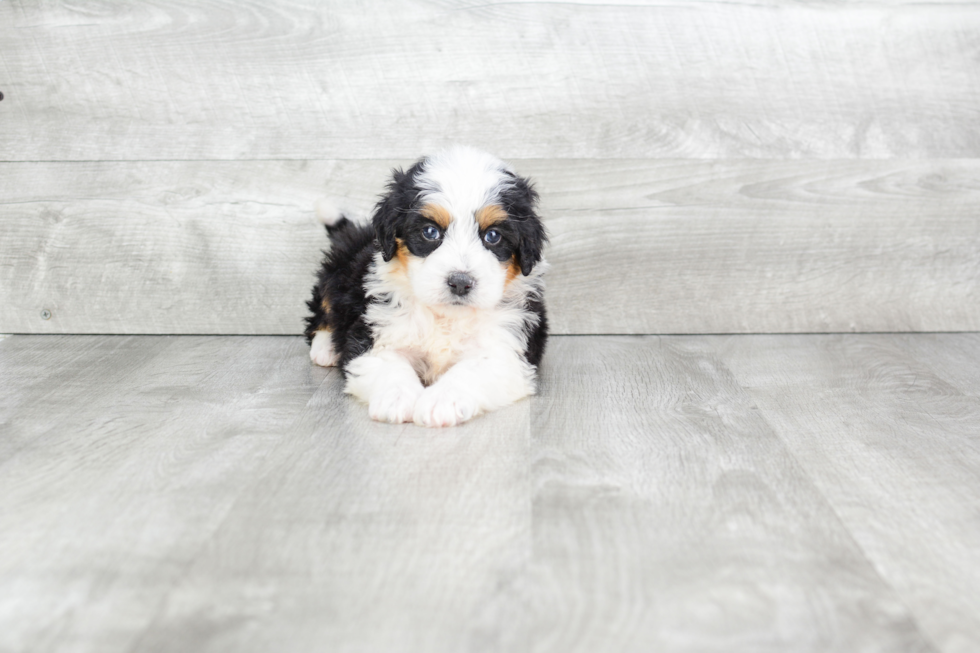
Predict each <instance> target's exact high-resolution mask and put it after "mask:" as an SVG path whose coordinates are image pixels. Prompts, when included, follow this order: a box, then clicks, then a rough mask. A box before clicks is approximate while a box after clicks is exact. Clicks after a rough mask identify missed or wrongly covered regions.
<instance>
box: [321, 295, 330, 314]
mask: <svg viewBox="0 0 980 653" xmlns="http://www.w3.org/2000/svg"><path fill="white" fill-rule="evenodd" d="M320 308H322V309H323V312H324V313H329V312H330V300H329V299H327V298H326V297H324V298H323V299H321V300H320Z"/></svg>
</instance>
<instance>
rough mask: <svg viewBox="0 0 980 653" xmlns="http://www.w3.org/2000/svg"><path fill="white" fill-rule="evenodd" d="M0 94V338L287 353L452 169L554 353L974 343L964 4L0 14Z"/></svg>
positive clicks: (978, 276)
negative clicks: (459, 170)
mask: <svg viewBox="0 0 980 653" xmlns="http://www.w3.org/2000/svg"><path fill="white" fill-rule="evenodd" d="M0 92H3V94H4V96H5V97H4V99H3V101H2V102H0V332H30V333H242V334H258V333H277V334H278V333H298V332H299V331H300V330H301V324H300V320H301V317H302V315H303V312H304V308H303V301H304V300H305V298H306V294H307V292H308V288H309V286H310V284H311V281H312V275H313V272H314V269H315V266H316V263H317V260H318V258H319V249H320V248H321V247H323V245H324V238H323V235H322V230H321V228H320V227H318V226H317V225H316V223H315V222H314V218H313V205H314V203H315V201H316V200H317V199H318V198H321V197H324V196H335V197H341V198H343V201H344V204H345V205H346V206H347V208H349V209H351V210H352V211H354V212H355V213H366V212H367V211H368V209H369V208H370V206H371V205H372V203H373V202H374V200H375V196H376V195H377V193H378V192H379V191H380V188H381V185H382V184H383V182H384V179H385V177H386V175H387V173H388V169H389V168H390V167H391V166H392V165H402V164H405V163H408V162H410V161H411V160H412V159H414V158H416V157H417V156H419V155H420V154H423V153H426V152H431V151H433V150H435V149H437V148H439V147H442V146H445V145H447V144H450V143H456V142H462V143H468V144H472V145H475V146H479V147H483V148H485V149H487V150H490V151H492V152H494V153H496V154H498V155H500V156H502V157H504V158H506V159H508V160H510V161H512V163H513V164H514V165H515V166H516V167H517V168H518V169H519V170H520V171H521V172H524V173H526V174H529V175H531V176H533V177H534V178H535V179H536V180H537V182H538V185H539V189H540V190H541V194H542V198H543V207H542V208H543V212H544V214H545V216H546V218H547V223H548V228H549V230H550V233H551V235H552V246H551V248H550V251H549V258H550V260H551V261H552V264H553V269H552V273H551V275H550V277H549V305H550V308H551V312H552V314H553V319H552V322H553V332H555V333H708V332H813V331H817V332H822V331H914V330H929V331H942V330H980V302H978V299H980V159H978V156H980V2H922V1H916V2H901V1H897V0H896V1H893V2H884V3H882V2H870V1H861V0H852V1H846V2H844V1H841V2H831V1H829V0H828V1H826V2H792V1H789V0H785V1H776V0H768V1H767V0H762V1H760V2H755V3H751V4H745V3H738V2H723V1H713V2H708V1H698V0H673V1H671V0H659V1H656V2H654V1H652V0H651V1H650V2H646V1H644V0H630V1H626V2H622V1H620V2H616V3H610V4H604V3H603V2H590V3H585V2H581V3H580V2H547V1H546V2H527V3H525V2H507V3H500V4H493V3H491V4H487V3H485V2H482V1H480V2H477V1H469V0H466V1H460V2H448V1H440V0H433V1H429V2H426V1H422V0H406V1H401V2H382V1H376V2H370V1H365V2H352V1H349V0H348V1H341V0H335V1H333V2H321V1H314V0H278V1H275V2H272V1H270V2H262V3H242V2H234V1H232V0H143V1H140V2H136V1H135V0H134V1H131V2H124V1H118V0H103V1H96V0H91V1H86V2H69V1H68V0H43V1H42V0H33V1H31V0H5V1H2V2H0ZM45 317H47V319H44V318H45Z"/></svg>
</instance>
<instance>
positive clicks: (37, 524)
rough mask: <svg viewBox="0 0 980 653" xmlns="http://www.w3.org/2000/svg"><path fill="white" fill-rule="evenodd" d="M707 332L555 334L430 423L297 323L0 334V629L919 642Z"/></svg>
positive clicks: (868, 645)
mask: <svg viewBox="0 0 980 653" xmlns="http://www.w3.org/2000/svg"><path fill="white" fill-rule="evenodd" d="M717 340H718V339H717V338H715V339H712V338H704V337H688V338H676V337H675V338H629V337H606V338H595V337H586V338H556V339H554V340H553V341H552V348H551V351H550V352H549V354H548V356H547V357H546V359H545V360H546V363H545V366H544V368H543V379H542V386H541V393H540V395H539V396H538V397H535V398H533V399H532V400H530V401H525V402H521V403H519V404H517V405H515V406H513V407H511V408H509V409H506V410H503V411H500V412H497V413H494V414H492V415H489V416H485V417H481V418H478V419H477V420H475V421H473V422H471V423H469V424H467V425H465V426H463V427H460V428H456V429H447V430H442V431H431V430H425V429H419V428H417V427H414V426H399V427H392V426H388V425H381V424H375V423H372V422H370V421H369V420H368V419H367V417H366V411H365V409H364V407H363V406H361V405H358V404H356V403H354V402H353V401H352V400H350V399H349V398H347V397H344V396H343V395H341V394H340V386H341V383H342V382H341V379H340V376H339V374H338V373H337V372H336V370H324V369H322V368H315V367H311V366H310V365H309V363H308V361H307V360H306V359H305V352H304V347H303V345H302V342H301V339H300V338H296V337H293V338H241V337H210V338H207V337H170V338H166V337H145V336H144V337H126V338H121V337H109V336H99V337H82V336H73V337H54V338H53V337H49V336H14V337H11V338H7V339H4V340H2V341H0V380H2V381H3V382H4V383H5V385H6V384H7V383H8V382H10V381H12V380H14V381H24V383H23V387H24V388H27V389H26V390H24V391H23V393H22V394H21V395H20V398H19V399H18V400H17V402H16V404H15V405H13V406H7V407H5V408H4V410H5V411H12V415H11V414H10V413H9V412H8V414H5V415H2V418H3V422H4V423H6V424H12V425H14V428H15V429H16V430H17V433H19V434H20V435H21V436H22V438H21V439H22V441H23V442H25V444H26V446H25V447H23V448H21V449H20V450H19V451H16V452H13V454H12V455H9V456H7V457H6V458H4V459H3V460H2V461H0V465H2V467H0V470H2V473H0V496H3V497H4V510H3V511H2V512H0V649H3V650H23V649H25V648H28V647H31V648H34V649H38V650H60V649H63V648H66V647H69V646H70V647H71V648H72V649H73V650H76V651H122V650H126V651H148V650H153V651H171V650H172V651H178V650H179V651H186V650H195V651H205V652H206V651H259V650H269V648H283V649H288V650H331V651H367V650H370V651H377V650H427V651H477V650H479V651H486V650H500V651H563V652H565V651H568V652H574V651H580V650H581V651H585V650H589V651H594V650H622V651H633V650H635V651H649V650H662V651H667V652H671V651H689V650H699V651H704V650H723V651H726V652H732V653H738V652H739V651H785V650H794V651H795V650H801V651H825V650H880V651H932V650H935V649H934V648H933V647H932V646H931V644H930V643H929V641H928V640H927V639H926V638H925V637H924V636H923V634H922V633H921V632H920V631H919V630H918V626H917V625H916V622H915V620H914V618H913V616H912V615H911V614H910V613H909V611H908V610H907V609H906V607H905V606H904V605H903V601H902V600H900V598H899V597H898V596H896V594H895V593H894V591H893V590H892V589H891V588H890V587H889V586H888V585H887V584H886V583H885V582H883V581H882V579H881V578H880V577H879V576H878V575H877V573H876V572H875V570H874V569H872V568H871V566H870V565H869V564H868V563H867V561H866V560H865V558H864V557H863V553H862V551H861V550H860V549H859V548H858V546H857V545H856V544H855V542H854V540H853V539H852V538H851V536H850V534H849V533H848V531H847V530H846V529H845V528H844V527H843V526H842V524H841V522H840V521H839V520H838V519H837V517H836V515H835V514H834V512H833V510H831V508H830V506H829V505H828V504H827V503H826V501H825V500H824V499H823V497H822V496H821V494H820V493H819V492H818V491H817V489H816V488H815V486H814V485H813V484H812V483H811V482H810V480H809V478H808V473H809V472H808V470H805V469H803V468H801V467H800V466H799V465H798V464H797V463H796V462H795V460H794V459H793V456H791V455H790V453H789V451H788V450H787V449H786V447H785V445H784V444H783V442H782V441H781V440H780V439H779V438H778V437H777V436H776V435H775V433H774V432H773V431H772V429H771V428H770V427H769V425H768V424H767V422H766V421H765V420H764V419H762V418H761V417H760V415H759V412H758V411H757V410H755V409H754V407H753V405H752V401H751V400H750V398H749V397H748V395H747V394H746V393H745V392H744V391H743V390H741V389H740V388H739V387H738V385H737V384H735V382H734V380H733V378H732V376H731V375H730V374H729V373H728V372H727V370H726V369H725V367H724V364H723V363H722V360H721V359H720V358H718V357H717V356H716V355H715V353H714V351H713V350H714V347H713V346H712V344H711V343H713V342H716V341H717ZM752 342H757V343H759V344H760V345H761V346H762V347H765V345H766V343H768V342H772V339H771V338H766V337H757V338H754V339H752ZM62 359H64V360H69V361H72V362H71V365H69V366H68V367H67V368H66V369H64V370H62V369H59V368H57V367H56V366H53V365H44V364H42V362H43V361H48V360H62ZM923 545H924V546H927V545H928V542H926V543H924V544H923ZM917 554H918V551H915V550H913V551H910V552H909V555H917ZM903 598H904V597H903Z"/></svg>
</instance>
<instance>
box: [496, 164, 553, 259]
mask: <svg viewBox="0 0 980 653" xmlns="http://www.w3.org/2000/svg"><path fill="white" fill-rule="evenodd" d="M502 199H503V200H504V209H505V210H506V211H507V214H508V215H509V216H510V217H511V220H513V222H514V224H515V225H516V227H517V233H518V235H519V236H520V244H519V245H518V247H517V262H518V263H519V264H520V266H521V274H523V275H524V276H525V277H526V276H527V275H529V274H531V270H533V269H534V266H535V265H537V263H538V261H540V260H541V254H542V251H543V250H544V246H545V243H547V242H548V236H547V235H546V234H545V231H544V225H543V224H541V218H539V217H538V214H537V213H536V212H535V206H536V205H537V203H538V192H537V191H536V190H534V186H533V184H531V181H530V180H528V179H526V178H524V177H518V176H517V175H514V184H513V186H512V187H511V188H510V189H508V191H507V192H506V193H505V194H504V197H503V198H502Z"/></svg>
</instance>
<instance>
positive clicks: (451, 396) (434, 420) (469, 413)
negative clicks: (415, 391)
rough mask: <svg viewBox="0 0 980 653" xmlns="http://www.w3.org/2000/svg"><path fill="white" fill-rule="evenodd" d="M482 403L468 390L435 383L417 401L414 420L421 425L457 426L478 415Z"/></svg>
mask: <svg viewBox="0 0 980 653" xmlns="http://www.w3.org/2000/svg"><path fill="white" fill-rule="evenodd" d="M479 412H480V405H479V403H477V401H476V399H475V398H474V397H473V396H471V395H469V394H468V393H466V392H463V391H460V390H457V389H455V388H453V387H451V386H440V385H438V384H437V385H433V386H430V387H428V388H426V389H425V391H424V392H423V393H422V396H420V397H419V400H418V401H417V402H416V403H415V415H414V421H415V423H416V424H418V425H419V426H455V425H457V424H462V423H463V422H465V421H466V420H468V419H470V418H472V417H474V416H476V415H477V414H478V413H479Z"/></svg>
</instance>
